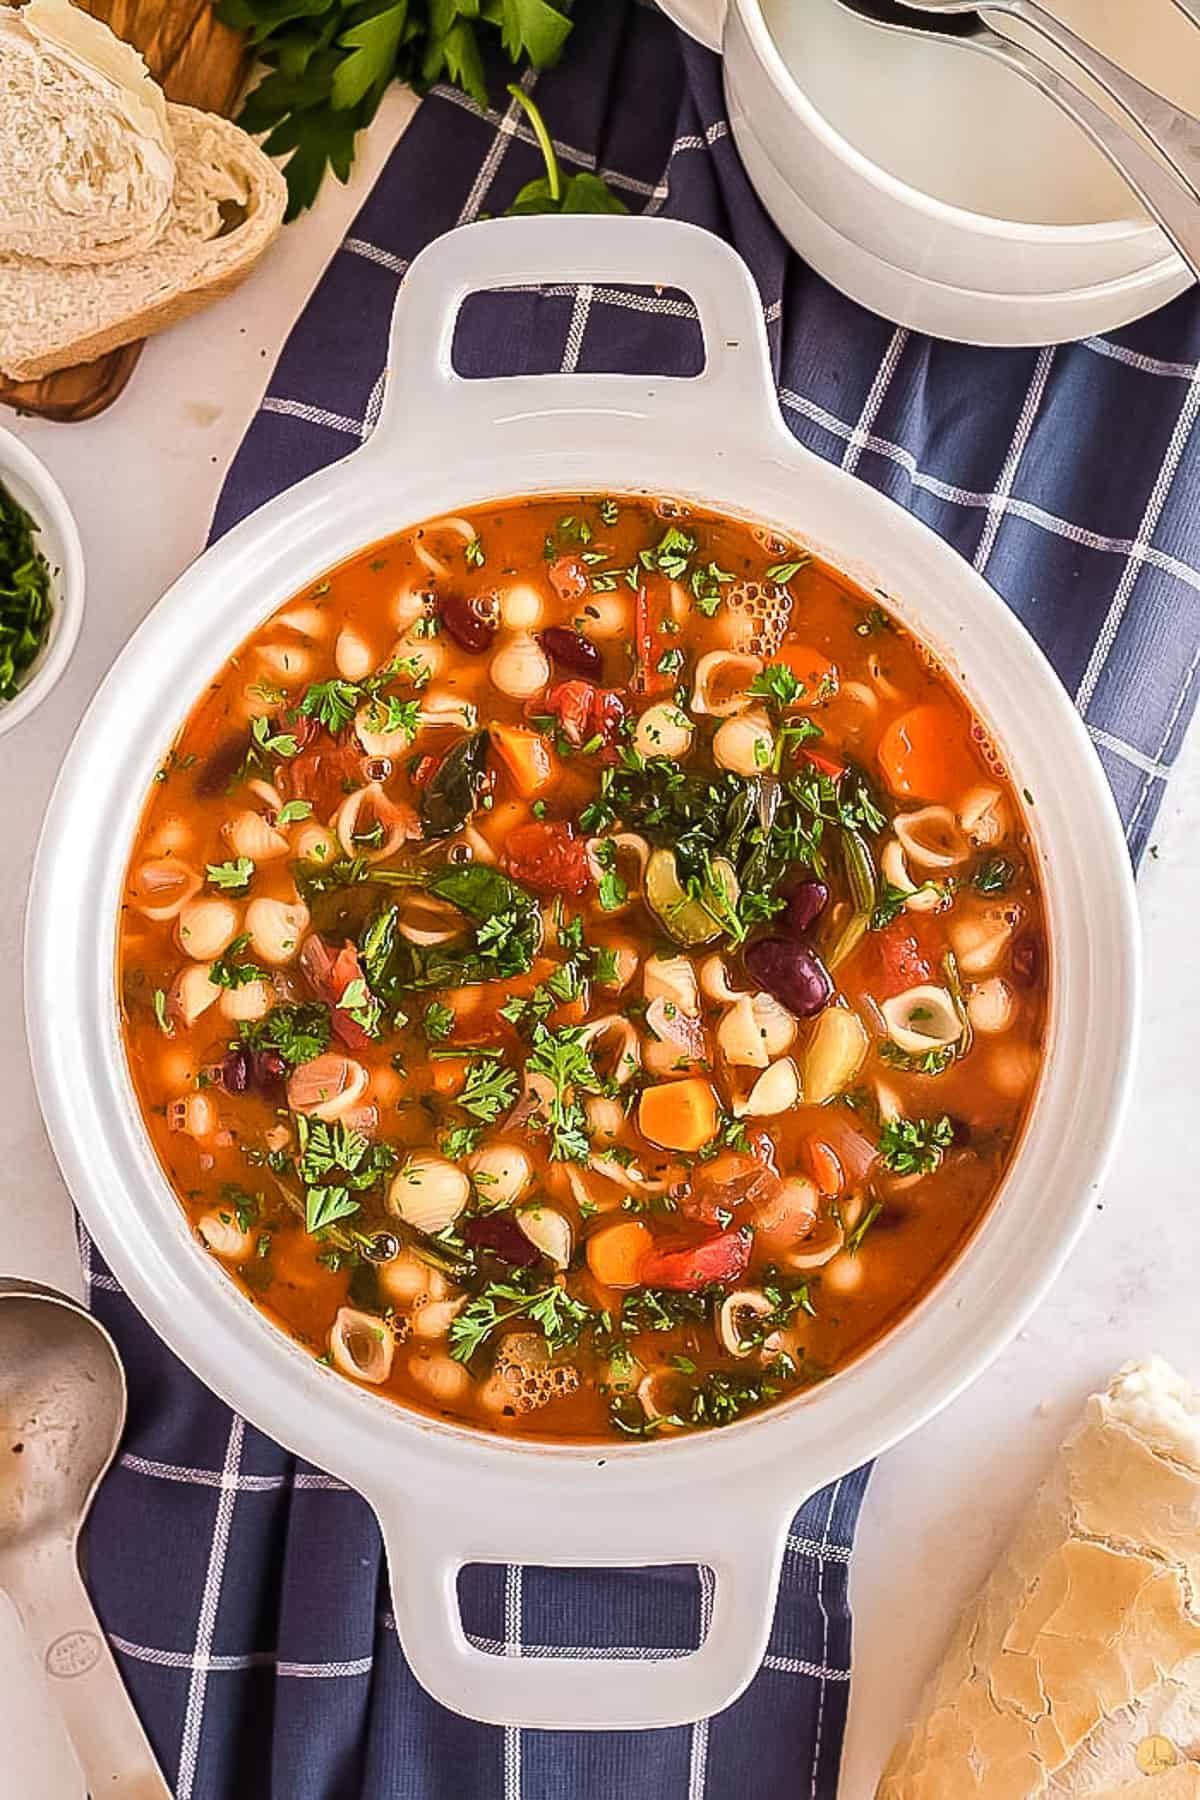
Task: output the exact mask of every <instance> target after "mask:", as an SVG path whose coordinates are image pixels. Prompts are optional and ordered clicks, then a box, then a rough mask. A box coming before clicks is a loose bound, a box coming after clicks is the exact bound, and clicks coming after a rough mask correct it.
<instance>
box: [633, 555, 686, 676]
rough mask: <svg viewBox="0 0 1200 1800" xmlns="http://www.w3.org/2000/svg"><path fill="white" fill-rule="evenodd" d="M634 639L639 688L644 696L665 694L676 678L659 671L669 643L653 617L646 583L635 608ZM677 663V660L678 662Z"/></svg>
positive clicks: (638, 593)
mask: <svg viewBox="0 0 1200 1800" xmlns="http://www.w3.org/2000/svg"><path fill="white" fill-rule="evenodd" d="M633 639H634V648H635V650H636V652H637V675H636V677H635V680H636V685H637V687H638V689H639V690H640V692H642V693H643V694H665V693H666V692H667V691H668V689H670V688H673V687H674V685H675V676H674V674H673V673H670V672H668V671H666V670H662V669H660V668H659V666H658V665H659V662H660V660H661V658H662V653H663V650H664V649H665V648H666V646H667V640H666V638H665V637H664V636H663V635H662V633H661V631H660V630H656V629H655V626H654V623H653V621H652V619H651V616H650V595H649V592H648V589H647V585H646V583H645V582H644V581H643V582H642V584H641V586H640V587H639V588H638V591H637V597H636V599H635V601H634V607H633ZM676 660H677V661H678V658H676Z"/></svg>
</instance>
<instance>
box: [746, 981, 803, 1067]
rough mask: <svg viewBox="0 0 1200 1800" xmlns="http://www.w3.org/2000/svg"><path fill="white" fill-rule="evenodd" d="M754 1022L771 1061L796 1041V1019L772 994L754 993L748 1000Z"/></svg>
mask: <svg viewBox="0 0 1200 1800" xmlns="http://www.w3.org/2000/svg"><path fill="white" fill-rule="evenodd" d="M750 1005H751V1008H752V1009H753V1012H754V1023H755V1024H756V1025H757V1027H758V1032H759V1036H760V1037H761V1039H762V1045H763V1049H764V1050H765V1051H766V1053H767V1056H768V1058H770V1059H771V1060H772V1061H773V1060H774V1059H775V1057H777V1056H782V1055H783V1053H784V1051H785V1050H790V1049H791V1047H792V1045H793V1044H794V1043H795V1041H796V1019H795V1015H794V1014H793V1013H790V1012H789V1011H788V1009H787V1007H786V1006H781V1005H780V1003H779V1001H778V1000H776V999H775V997H774V995H773V994H754V995H752V996H751V1000H750Z"/></svg>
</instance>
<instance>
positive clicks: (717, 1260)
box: [638, 1231, 751, 1292]
mask: <svg viewBox="0 0 1200 1800" xmlns="http://www.w3.org/2000/svg"><path fill="white" fill-rule="evenodd" d="M750 1244H751V1233H750V1232H748V1231H719V1232H717V1233H716V1235H715V1236H714V1237H708V1238H702V1239H701V1240H700V1241H699V1242H698V1243H692V1244H688V1243H682V1242H680V1241H679V1240H678V1239H666V1240H663V1241H662V1242H661V1243H660V1245H659V1247H658V1248H657V1249H654V1250H651V1251H650V1252H649V1253H648V1254H647V1255H645V1256H644V1257H643V1258H642V1260H641V1264H640V1266H639V1268H638V1280H639V1281H640V1282H642V1283H643V1284H644V1286H646V1287H656V1288H671V1289H673V1290H675V1291H677V1292H690V1291H692V1290H694V1289H696V1288H702V1287H707V1286H708V1284H709V1282H710V1281H736V1280H737V1279H738V1277H739V1276H741V1275H743V1274H744V1273H745V1271H746V1264H747V1263H748V1262H749V1261H750Z"/></svg>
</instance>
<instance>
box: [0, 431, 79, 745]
mask: <svg viewBox="0 0 1200 1800" xmlns="http://www.w3.org/2000/svg"><path fill="white" fill-rule="evenodd" d="M82 615H83V552H82V550H81V548H80V544H79V534H78V532H77V531H76V528H75V521H74V519H73V518H72V517H71V513H70V509H69V508H68V506H67V503H66V500H65V499H64V498H63V495H62V493H61V491H60V489H59V488H58V486H57V484H56V483H55V482H54V481H53V479H52V478H51V476H50V475H49V474H48V472H47V471H46V469H45V468H44V467H43V466H42V464H41V463H40V462H39V461H38V459H37V457H36V456H34V455H33V453H32V452H31V451H29V450H27V449H26V448H25V446H24V444H23V443H21V441H20V440H19V439H18V438H17V437H15V436H14V435H13V434H12V433H11V432H8V431H4V430H0V732H5V731H8V730H10V729H11V728H12V727H13V726H14V725H16V724H18V723H19V722H20V721H21V720H22V719H23V718H25V717H26V716H27V715H28V714H29V713H30V712H32V710H33V708H34V707H35V706H36V705H37V704H38V703H39V701H41V700H42V699H44V698H45V696H46V695H47V694H48V693H49V691H50V689H51V688H52V687H53V686H54V684H55V682H56V681H57V680H58V678H59V676H60V675H61V674H62V672H63V669H64V668H65V667H66V665H67V662H68V660H69V658H70V655H71V652H72V650H73V649H74V647H75V640H76V638H77V637H78V635H79V626H80V622H81V619H82Z"/></svg>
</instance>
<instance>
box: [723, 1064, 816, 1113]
mask: <svg viewBox="0 0 1200 1800" xmlns="http://www.w3.org/2000/svg"><path fill="white" fill-rule="evenodd" d="M799 1101H800V1076H799V1074H798V1073H797V1071H796V1065H795V1063H794V1062H793V1061H792V1059H791V1057H790V1056H785V1057H783V1058H782V1060H781V1061H779V1062H774V1063H772V1064H771V1066H770V1068H769V1069H764V1070H763V1072H762V1074H761V1075H760V1076H759V1077H758V1080H757V1081H756V1082H755V1083H754V1086H753V1087H752V1088H751V1089H750V1092H749V1093H748V1094H747V1095H746V1098H745V1099H744V1100H735V1101H734V1103H733V1112H734V1117H735V1118H738V1119H769V1118H772V1117H774V1115H775V1114H776V1113H784V1112H790V1111H791V1109H792V1107H793V1106H797V1105H798V1104H799Z"/></svg>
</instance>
